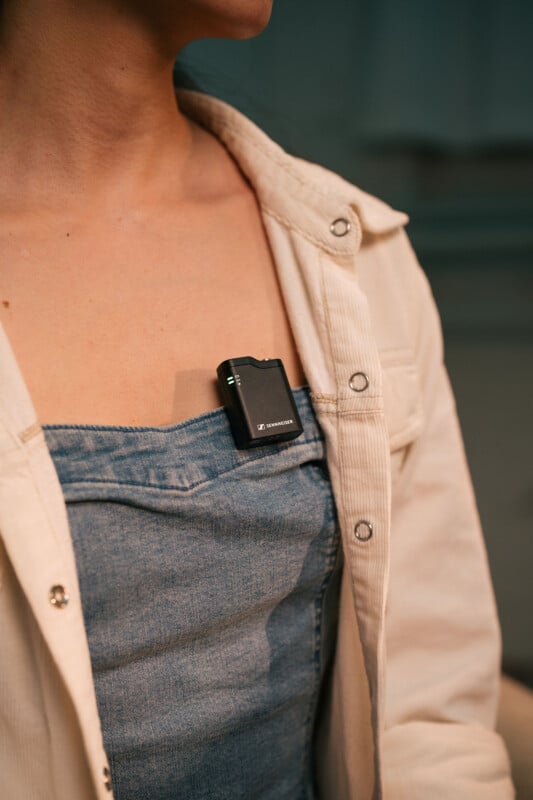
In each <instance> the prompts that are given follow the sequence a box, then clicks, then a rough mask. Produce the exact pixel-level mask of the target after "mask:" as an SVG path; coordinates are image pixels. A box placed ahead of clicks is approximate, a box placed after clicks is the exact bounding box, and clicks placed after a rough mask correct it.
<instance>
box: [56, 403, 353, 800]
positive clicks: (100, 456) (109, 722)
mask: <svg viewBox="0 0 533 800" xmlns="http://www.w3.org/2000/svg"><path fill="white" fill-rule="evenodd" d="M293 396H294V399H295V401H296V405H297V408H298V411H299V413H300V416H301V419H302V423H303V427H304V433H303V434H302V435H301V436H300V437H299V438H297V439H294V440H293V441H291V442H286V443H282V444H270V445H265V446H262V447H258V448H255V449H252V450H237V449H236V448H235V445H234V442H233V438H232V436H231V432H230V428H229V424H228V420H227V417H226V413H225V411H224V409H222V408H219V409H215V410H214V411H210V412H207V413H204V414H201V415H199V416H197V417H193V418H192V419H189V420H186V421H184V422H179V423H177V424H173V425H168V426H163V427H125V426H101V425H43V430H44V433H45V437H46V441H47V444H48V447H49V449H50V452H51V455H52V458H53V460H54V463H55V466H56V469H57V472H58V476H59V480H60V482H61V486H62V489H63V493H64V496H65V500H66V504H67V513H68V518H69V524H70V530H71V535H72V539H73V545H74V550H75V555H76V562H77V569H78V574H79V580H80V589H81V597H82V603H83V613H84V619H85V625H86V629H87V636H88V642H89V649H90V654H91V663H92V669H93V676H94V682H95V690H96V698H97V703H98V709H99V713H100V718H101V722H102V729H103V736H104V744H105V747H106V751H107V755H108V758H109V763H110V768H111V774H112V779H113V786H114V792H115V797H116V800H178V799H180V800H181V798H183V800H251V799H252V798H253V800H311V798H314V797H315V796H316V794H315V781H314V771H313V758H312V750H313V732H314V723H315V720H316V713H317V707H318V703H319V699H320V693H321V688H322V687H323V684H324V679H325V677H326V675H327V673H328V668H329V666H330V665H331V660H332V657H333V649H334V642H335V633H336V622H337V613H338V590H339V584H340V580H339V578H340V569H341V561H342V553H341V548H340V547H339V528H338V522H337V518H336V511H335V505H334V501H333V496H332V492H331V486H330V482H329V477H328V471H327V464H326V461H325V448H324V439H323V435H322V432H321V430H320V428H319V425H318V422H317V420H316V417H315V415H314V412H313V408H312V405H311V401H310V398H309V392H308V389H307V387H302V388H299V389H295V390H293Z"/></svg>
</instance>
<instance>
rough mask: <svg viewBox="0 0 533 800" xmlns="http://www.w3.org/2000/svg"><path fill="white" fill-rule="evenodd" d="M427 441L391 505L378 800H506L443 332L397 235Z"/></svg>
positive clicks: (490, 639) (488, 588)
mask: <svg viewBox="0 0 533 800" xmlns="http://www.w3.org/2000/svg"><path fill="white" fill-rule="evenodd" d="M399 235H400V236H401V242H400V246H401V247H402V248H406V250H404V251H403V253H402V256H403V257H402V262H403V263H405V262H407V263H409V264H410V266H409V274H408V275H407V276H405V277H406V283H407V287H406V288H408V290H409V298H410V299H409V304H410V307H411V308H415V309H416V312H415V314H414V315H413V317H416V328H417V331H416V334H415V338H416V345H415V350H416V360H417V367H418V373H419V379H420V389H421V393H422V398H423V400H422V402H423V416H424V423H423V429H422V431H421V433H420V434H419V436H418V438H417V439H416V440H415V441H413V442H412V443H411V444H410V445H408V446H407V450H406V452H405V454H404V461H403V465H402V468H401V470H400V474H399V476H397V480H396V483H395V485H394V486H393V493H392V530H391V566H390V569H391V573H390V584H389V593H388V600H387V615H386V650H387V660H386V663H387V667H386V706H385V731H384V734H383V739H382V756H383V775H384V784H383V785H384V797H385V799H386V800H428V798H430V799H431V800H509V798H513V797H514V789H513V786H512V783H511V779H510V768H509V763H508V757H507V753H506V750H505V747H504V744H503V742H502V740H501V739H500V737H499V736H498V735H497V734H496V733H495V731H494V726H495V720H496V713H497V704H498V687H499V677H500V632H499V626H498V619H497V612H496V606H495V600H494V595H493V590H492V585H491V578H490V573H489V567H488V561H487V556H486V551H485V547H484V542H483V536H482V532H481V529H480V523H479V518H478V513H477V508H476V503H475V498H474V494H473V489H472V485H471V481H470V475H469V471H468V466H467V462H466V458H465V453H464V448H463V442H462V437H461V432H460V428H459V422H458V418H457V414H456V409H455V402H454V397H453V393H452V390H451V387H450V383H449V380H448V376H447V372H446V369H445V366H444V363H443V344H442V334H441V327H440V320H439V316H438V313H437V310H436V306H435V302H434V300H433V296H432V294H431V290H430V288H429V285H428V282H427V279H426V277H425V275H424V273H423V272H422V270H421V268H420V266H419V265H418V262H417V260H416V258H415V256H414V254H413V252H412V249H411V247H410V245H409V242H408V240H407V237H406V236H405V233H404V232H403V231H402V232H401V234H399Z"/></svg>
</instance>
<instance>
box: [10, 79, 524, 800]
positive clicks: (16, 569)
mask: <svg viewBox="0 0 533 800" xmlns="http://www.w3.org/2000/svg"><path fill="white" fill-rule="evenodd" d="M178 97H179V102H180V106H181V108H182V110H184V111H185V113H187V114H188V115H189V116H191V117H193V118H195V119H196V120H197V121H198V122H200V123H201V124H203V125H204V126H205V127H206V128H208V129H209V130H211V131H212V132H213V133H214V134H215V135H216V136H218V137H219V138H220V139H221V140H222V141H223V142H224V144H225V145H226V147H227V148H228V150H229V151H230V152H231V153H232V155H233V157H234V158H235V160H236V161H237V163H238V164H239V165H240V167H241V169H242V171H243V173H244V174H245V175H246V176H247V178H248V180H249V181H250V183H251V185H252V186H253V188H254V190H255V192H256V194H257V197H258V201H259V204H260V207H261V213H262V217H263V221H264V226H265V230H266V234H267V236H268V240H269V243H270V247H271V250H272V253H273V256H274V260H275V263H276V267H277V270H278V275H279V280H280V284H281V289H282V293H283V297H284V302H285V305H286V309H287V313H288V317H289V321H290V324H291V327H292V331H293V334H294V338H295V341H296V345H297V348H298V351H299V355H300V359H301V362H302V365H303V369H304V372H305V375H306V378H307V382H308V385H309V387H310V390H311V397H312V402H313V406H314V409H315V412H316V414H317V417H318V420H319V422H320V424H321V426H322V429H323V431H324V434H325V437H326V445H327V460H328V465H329V470H330V475H331V481H332V487H333V492H334V496H335V500H336V505H337V512H338V518H339V522H340V526H341V530H342V542H343V550H344V555H345V567H344V576H343V582H342V588H341V605H340V619H339V628H338V638H337V649H336V656H335V665H334V670H333V675H332V678H331V684H330V687H329V693H328V698H327V701H326V702H325V703H324V707H323V709H322V713H321V717H320V721H319V723H320V724H319V737H318V740H317V744H316V753H315V758H316V769H317V776H318V785H319V796H320V797H321V798H327V800H344V799H345V798H346V799H348V798H349V799H350V800H371V799H372V800H378V798H381V797H384V798H386V800H428V798H430V799H431V800H437V799H442V800H444V799H446V800H507V798H512V797H513V796H514V793H513V789H512V785H511V781H510V778H509V767H508V761H507V755H506V752H505V749H504V746H503V744H502V742H501V740H500V738H499V737H498V736H497V734H496V733H495V732H494V723H495V715H496V707H497V700H498V698H497V687H498V681H499V658H500V638H499V629H498V621H497V616H496V609H495V604H494V598H493V592H492V587H491V582H490V576H489V571H488V565H487V558H486V554H485V550H484V544H483V539H482V535H481V531H480V526H479V521H478V516H477V511H476V505H475V500H474V496H473V492H472V488H471V483H470V478H469V474H468V469H467V466H466V461H465V456H464V451H463V445H462V440H461V434H460V430H459V425H458V421H457V415H456V411H455V406H454V400H453V395H452V392H451V390H450V386H449V382H448V378H447V374H446V370H445V367H444V365H443V347H442V339H441V330H440V323H439V319H438V315H437V312H436V309H435V304H434V302H433V299H432V295H431V292H430V289H429V287H428V284H427V281H426V278H425V276H424V274H423V272H422V270H421V268H420V267H419V265H418V263H417V260H416V258H415V256H414V254H413V251H412V250H411V247H410V245H409V242H408V239H407V236H406V234H405V231H404V228H403V226H404V224H405V223H406V221H407V217H406V216H405V215H404V214H401V213H399V212H396V211H393V210H392V209H391V208H389V207H388V206H386V205H385V204H384V203H382V202H381V201H379V200H377V199H375V198H373V197H371V196H369V195H367V194H365V193H364V192H362V191H361V190H360V189H358V188H356V187H355V186H352V185H350V184H348V183H347V182H345V181H344V180H342V179H341V178H340V177H338V176H336V175H334V174H333V173H330V172H329V171H327V170H325V169H323V168H322V167H319V166H317V165H313V164H309V163H307V162H304V161H301V160H300V159H296V158H293V157H291V156H288V155H287V154H286V153H285V152H283V150H281V149H280V148H279V147H278V146H277V145H276V144H274V143H273V142H272V141H271V140H270V139H269V138H268V137H267V136H266V135H265V134H264V133H263V132H261V131H260V130H259V129H258V128H257V127H256V126H255V125H253V124H252V123H251V122H250V121H249V120H247V119H246V118H245V117H243V116H242V115H241V114H240V113H239V112H237V111H236V110H235V109H232V108H231V107H229V106H227V105H225V104H224V103H222V102H220V101H218V100H215V99H213V98H210V97H206V96H203V95H199V94H197V93H194V92H188V91H181V90H180V91H179V94H178ZM355 373H364V375H366V376H367V378H368V386H367V388H366V389H364V388H363V389H362V390H361V387H362V386H364V380H363V382H362V383H361V384H357V383H355V382H354V380H351V379H352V376H353V375H354V374H355ZM356 380H357V379H356ZM350 383H352V386H355V388H356V389H358V391H354V389H353V388H352V387H351V386H350ZM368 523H370V525H369V524H368ZM369 533H371V535H370V537H369ZM0 535H1V540H0V581H1V588H0V627H1V639H0V795H1V797H2V800H51V799H52V798H54V800H95V798H100V799H101V800H103V798H106V799H107V798H111V797H112V788H111V785H110V781H109V776H108V772H107V761H106V755H105V752H104V749H103V744H102V736H101V730H100V722H99V718H98V712H97V706H96V699H95V693H94V687H93V681H92V676H91V663H90V657H89V649H88V645H87V639H86V634H85V629H84V623H83V615H82V608H81V601H80V594H79V587H78V580H77V575H76V565H75V560H74V555H73V550H72V544H71V539H70V533H69V527H68V520H67V513H66V506H65V502H64V498H63V493H62V490H61V486H60V483H59V480H58V478H57V474H56V471H55V467H54V464H53V461H52V459H51V456H50V453H49V451H48V448H47V446H46V442H45V438H44V435H43V432H42V430H41V428H40V425H39V422H38V420H37V419H36V415H35V411H34V408H33V405H32V401H31V398H30V396H29V394H28V391H27V388H26V386H25V383H24V379H23V376H22V375H21V372H20V370H19V368H18V365H17V362H16V359H15V357H14V354H13V352H12V350H11V348H10V345H9V343H8V341H7V338H6V336H5V333H4V332H3V330H2V329H1V328H0ZM52 587H64V589H65V591H66V592H67V593H68V596H69V602H68V605H61V604H58V603H56V604H55V605H54V604H53V603H51V602H50V598H51V595H50V590H51V588H52ZM52 596H53V595H52ZM57 596H58V595H57V590H56V595H55V598H56V599H57ZM272 769H273V770H275V769H276V765H275V764H273V765H272ZM251 800H253V799H251Z"/></svg>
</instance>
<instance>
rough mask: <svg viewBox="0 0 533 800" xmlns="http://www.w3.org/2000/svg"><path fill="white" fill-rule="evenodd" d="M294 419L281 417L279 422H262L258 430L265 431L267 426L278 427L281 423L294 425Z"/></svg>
mask: <svg viewBox="0 0 533 800" xmlns="http://www.w3.org/2000/svg"><path fill="white" fill-rule="evenodd" d="M293 424H294V420H293V419H281V420H280V421H279V422H266V423H265V422H260V423H259V424H258V426H257V430H258V431H264V430H265V429H266V428H278V427H279V426H280V425H293Z"/></svg>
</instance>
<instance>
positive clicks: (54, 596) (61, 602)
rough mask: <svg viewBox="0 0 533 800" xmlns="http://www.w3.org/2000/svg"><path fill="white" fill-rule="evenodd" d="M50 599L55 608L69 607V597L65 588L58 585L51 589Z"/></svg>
mask: <svg viewBox="0 0 533 800" xmlns="http://www.w3.org/2000/svg"><path fill="white" fill-rule="evenodd" d="M48 599H49V601H50V605H52V606H54V608H65V606H66V605H68V601H69V596H68V594H67V590H66V589H65V587H64V586H61V584H59V583H58V584H56V585H55V586H52V588H51V589H50V591H49V593H48Z"/></svg>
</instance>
